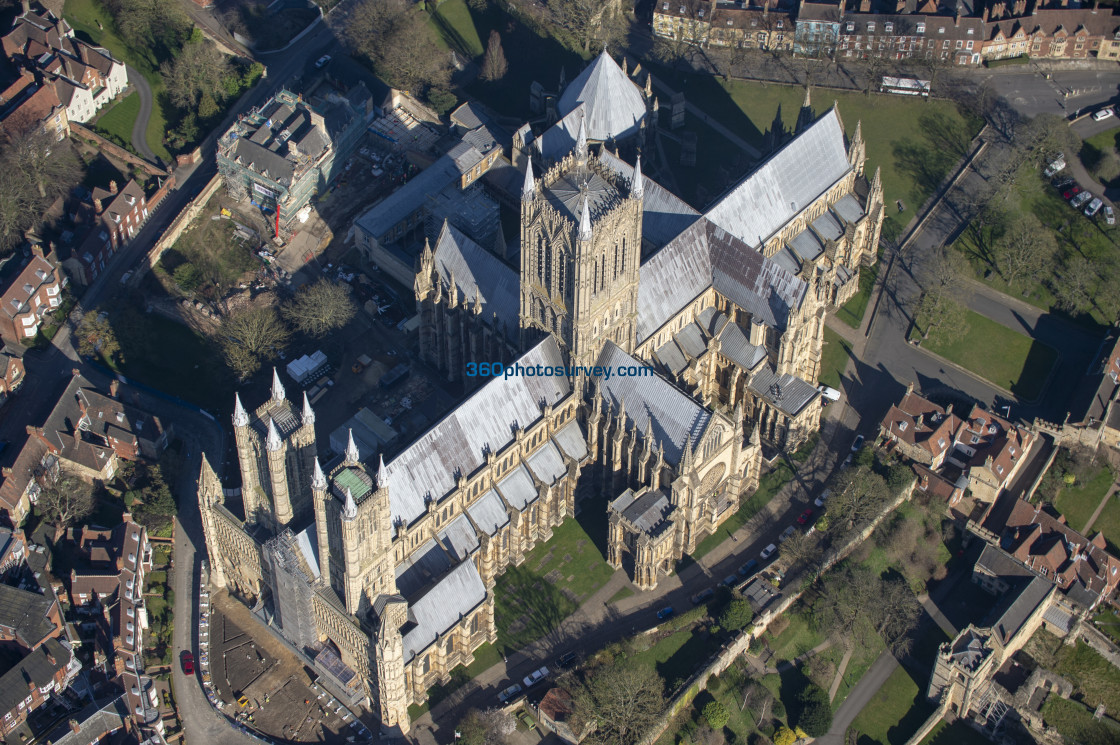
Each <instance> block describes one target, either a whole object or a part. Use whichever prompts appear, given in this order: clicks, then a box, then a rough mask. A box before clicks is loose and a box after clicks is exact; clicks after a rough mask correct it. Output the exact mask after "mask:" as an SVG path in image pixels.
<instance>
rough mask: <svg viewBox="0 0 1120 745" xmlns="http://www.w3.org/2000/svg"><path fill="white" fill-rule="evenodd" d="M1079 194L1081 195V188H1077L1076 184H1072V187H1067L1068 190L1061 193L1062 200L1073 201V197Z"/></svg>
mask: <svg viewBox="0 0 1120 745" xmlns="http://www.w3.org/2000/svg"><path fill="white" fill-rule="evenodd" d="M1080 193H1081V187H1080V186H1078V185H1077V184H1074V185H1073V186H1071V187H1069V188H1068V189H1066V190H1065V191H1063V192H1062V199H1073V198H1074V197H1076V196H1077V195H1078V194H1080Z"/></svg>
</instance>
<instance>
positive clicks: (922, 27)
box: [917, 23, 926, 34]
mask: <svg viewBox="0 0 1120 745" xmlns="http://www.w3.org/2000/svg"><path fill="white" fill-rule="evenodd" d="M917 32H918V33H919V34H924V33H925V32H926V25H925V24H924V23H919V24H918V28H917Z"/></svg>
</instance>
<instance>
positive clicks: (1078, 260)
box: [1051, 256, 1098, 313]
mask: <svg viewBox="0 0 1120 745" xmlns="http://www.w3.org/2000/svg"><path fill="white" fill-rule="evenodd" d="M1097 279H1098V273H1097V268H1096V266H1095V265H1094V264H1093V262H1091V261H1089V260H1088V259H1086V258H1085V257H1084V256H1075V257H1073V258H1072V259H1069V260H1067V261H1066V263H1065V267H1064V268H1063V269H1062V271H1061V273H1060V274H1059V276H1057V277H1055V278H1054V279H1053V280H1052V282H1051V283H1052V289H1053V290H1054V296H1055V297H1056V298H1057V300H1058V306H1059V307H1060V308H1062V309H1063V310H1066V311H1070V312H1073V313H1080V312H1083V311H1086V310H1088V309H1089V307H1090V306H1091V305H1092V303H1093V297H1094V295H1095V294H1096V293H1094V292H1093V285H1094V284H1096V281H1097Z"/></svg>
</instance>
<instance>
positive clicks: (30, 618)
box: [0, 577, 116, 647]
mask: <svg viewBox="0 0 1120 745" xmlns="http://www.w3.org/2000/svg"><path fill="white" fill-rule="evenodd" d="M113 579H114V584H115V582H116V578H115V577H114V578H113ZM53 606H54V601H53V600H52V599H50V598H48V597H46V596H44V595H39V594H38V593H34V592H29V591H27V590H21V589H19V588H18V587H9V586H8V585H4V584H0V629H3V631H4V635H5V636H14V637H15V638H16V639H17V640H18V641H19V643H20V644H22V645H24V646H26V647H34V646H35V645H36V644H38V643H40V642H41V641H43V639H45V638H47V637H48V636H50V635H51V634H52V633H54V632H55V630H56V628H55V625H54V623H53V622H52V621H51V619H50V618H49V615H48V614H49V613H50V612H51V608H52V607H53Z"/></svg>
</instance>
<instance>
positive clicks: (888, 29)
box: [883, 23, 894, 34]
mask: <svg viewBox="0 0 1120 745" xmlns="http://www.w3.org/2000/svg"><path fill="white" fill-rule="evenodd" d="M883 30H884V31H886V32H887V33H888V34H889V33H893V32H894V24H893V23H884V24H883Z"/></svg>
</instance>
